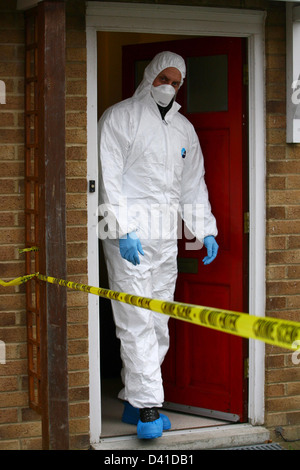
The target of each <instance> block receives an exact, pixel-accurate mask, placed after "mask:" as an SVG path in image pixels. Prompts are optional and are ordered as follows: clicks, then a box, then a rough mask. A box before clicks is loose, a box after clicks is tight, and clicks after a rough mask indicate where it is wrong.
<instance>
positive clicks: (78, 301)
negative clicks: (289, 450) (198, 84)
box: [0, 0, 89, 450]
mask: <svg viewBox="0 0 300 470" xmlns="http://www.w3.org/2000/svg"><path fill="white" fill-rule="evenodd" d="M16 3H17V2H16V1H11V2H7V1H6V0H0V80H3V81H4V82H5V84H6V104H0V181H1V183H0V204H1V205H0V207H1V212H0V222H1V223H0V279H3V280H10V279H12V278H15V277H18V276H20V275H22V274H24V272H25V270H24V255H19V253H18V248H21V247H24V239H25V234H24V191H23V188H24V181H23V180H24V134H23V127H24V126H23V122H24V114H23V110H24V78H23V76H24V17H23V13H22V12H17V11H16ZM8 5H9V7H8ZM66 9H67V24H66V28H67V34H66V44H67V48H66V60H67V63H66V159H67V167H66V171H67V272H68V279H70V280H74V281H79V282H87V213H86V195H87V183H86V49H85V10H84V2H82V1H81V0H79V1H77V0H71V1H68V2H67V6H66ZM87 322H88V311H87V294H85V293H77V292H72V291H69V292H68V352H69V362H68V366H69V398H70V409H69V416H70V446H71V448H76V449H78V448H79V449H82V448H88V447H89V418H88V417H89V404H88V400H89V389H88V385H89V373H88V324H87ZM0 340H1V341H3V342H5V347H6V348H5V349H6V364H0V450H1V449H40V448H41V444H42V439H41V418H40V416H39V415H38V414H37V413H36V412H34V411H33V410H31V409H29V408H28V404H27V403H28V393H27V350H26V318H25V287H24V286H21V287H10V288H7V287H0Z"/></svg>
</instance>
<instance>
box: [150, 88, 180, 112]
mask: <svg viewBox="0 0 300 470" xmlns="http://www.w3.org/2000/svg"><path fill="white" fill-rule="evenodd" d="M151 94H152V96H153V98H154V101H155V102H156V103H157V104H158V105H159V106H163V107H164V108H165V107H166V106H168V104H170V103H171V100H172V99H173V98H174V96H175V88H174V87H172V85H159V86H153V85H152V87H151Z"/></svg>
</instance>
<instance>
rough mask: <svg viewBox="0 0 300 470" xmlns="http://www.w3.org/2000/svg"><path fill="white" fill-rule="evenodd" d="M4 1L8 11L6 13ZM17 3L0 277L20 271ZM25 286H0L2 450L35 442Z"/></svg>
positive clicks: (1, 149) (8, 27) (3, 15)
mask: <svg viewBox="0 0 300 470" xmlns="http://www.w3.org/2000/svg"><path fill="white" fill-rule="evenodd" d="M8 3H10V4H11V6H12V8H11V7H10V11H8V12H6V11H5V10H6V9H7V5H8ZM15 4H16V2H14V1H13V2H5V1H1V2H0V79H1V80H3V81H4V82H5V85H6V104H0V207H1V214H0V222H1V224H0V279H4V280H10V279H12V278H14V277H18V276H21V275H22V274H24V272H25V271H24V255H19V253H18V248H21V247H23V246H24V239H25V234H24V192H23V188H24V181H23V180H24V160H23V158H24V137H23V121H24V114H23V110H24V94H23V90H24V79H23V77H24V20H23V14H22V13H19V12H16V11H15ZM24 306H25V286H21V287H10V288H7V287H0V339H1V340H2V341H4V342H5V346H6V364H2V365H1V364H0V407H1V411H0V449H21V448H23V449H27V448H31V447H32V446H35V445H38V443H39V436H40V435H41V424H40V418H39V416H38V415H37V414H36V413H35V412H33V411H32V410H30V409H29V408H28V405H27V402H28V395H27V350H26V319H25V310H24Z"/></svg>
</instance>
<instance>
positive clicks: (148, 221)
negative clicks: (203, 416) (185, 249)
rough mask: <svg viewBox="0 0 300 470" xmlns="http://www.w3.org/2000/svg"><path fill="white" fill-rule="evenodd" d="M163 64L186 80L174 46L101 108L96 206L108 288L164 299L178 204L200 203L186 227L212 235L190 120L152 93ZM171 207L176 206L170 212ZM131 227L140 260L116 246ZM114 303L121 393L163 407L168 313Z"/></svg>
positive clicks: (169, 294)
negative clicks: (164, 108) (128, 94)
mask: <svg viewBox="0 0 300 470" xmlns="http://www.w3.org/2000/svg"><path fill="white" fill-rule="evenodd" d="M168 67H175V68H177V69H178V70H179V71H180V72H181V77H182V82H183V79H184V77H185V63H184V60H183V59H182V58H181V57H180V56H178V55H177V54H174V53H172V52H162V53H160V54H158V55H157V56H156V57H155V58H154V59H153V60H152V62H151V63H150V64H149V65H148V66H147V67H146V69H145V73H144V78H143V81H142V82H141V84H140V85H139V87H138V88H137V90H136V92H135V94H134V95H133V97H132V98H129V99H127V100H124V101H122V102H120V103H118V104H116V105H114V106H112V107H111V108H109V109H108V110H106V111H105V112H104V114H103V116H102V117H101V119H100V121H99V128H98V131H99V132H98V135H99V159H100V171H99V187H100V206H99V208H100V215H102V216H103V222H105V226H106V230H107V231H106V232H105V234H104V235H103V232H101V233H99V234H98V236H99V237H100V238H102V239H103V248H104V253H105V258H106V264H107V270H108V277H109V284H110V288H111V289H112V290H115V291H118V292H127V293H129V294H134V295H140V296H145V297H151V298H157V299H161V300H173V296H174V290H175V283H176V278H177V259H176V257H177V224H178V217H177V212H178V213H179V214H180V215H181V216H182V217H183V219H184V214H182V212H183V207H184V205H188V207H189V208H192V209H190V210H189V211H188V212H189V213H191V212H192V214H193V216H194V219H195V220H197V211H198V210H199V206H197V205H199V204H201V207H203V210H202V211H200V212H201V220H202V219H203V216H204V219H203V221H204V223H203V224H198V225H197V223H196V222H195V220H194V221H193V222H191V221H190V220H189V221H186V223H187V225H188V227H189V229H190V231H191V232H192V234H193V235H194V236H196V237H197V239H199V240H200V241H201V242H203V239H204V237H205V236H207V235H213V236H216V235H217V227H216V221H215V218H214V216H213V215H212V213H211V207H210V203H209V199H208V192H207V188H206V184H205V181H204V165H203V156H202V152H201V148H200V145H199V141H198V137H197V134H196V132H195V130H194V127H193V126H192V124H191V123H190V122H189V121H188V120H187V119H186V118H185V117H184V116H183V115H181V114H180V113H179V112H178V111H179V108H180V105H179V104H178V103H176V102H175V101H174V103H173V105H172V107H171V109H170V110H169V112H168V113H167V114H166V116H165V119H164V120H163V119H162V117H161V114H160V111H159V109H158V106H157V104H156V103H155V101H154V99H153V97H152V96H151V93H150V90H151V85H152V83H153V81H154V79H155V78H156V77H157V75H158V74H159V73H160V72H161V71H162V70H164V69H166V68H168ZM170 207H172V208H175V209H174V211H172V214H171V217H170V214H169V213H168V208H170ZM199 217H200V216H199ZM154 225H155V230H154V229H153V226H154ZM198 226H201V230H200V229H199V228H197V227H198ZM197 230H198V233H197ZM132 231H135V232H136V234H137V235H138V237H139V238H140V241H141V244H142V247H143V250H144V256H140V264H139V265H137V266H134V265H133V264H131V263H130V262H128V261H126V260H125V259H123V258H122V257H121V255H120V250H119V240H118V239H119V238H120V237H122V236H124V235H126V234H127V233H130V232H132ZM153 232H155V233H153ZM162 232H163V233H162ZM112 304H113V315H114V321H115V324H116V334H117V337H118V338H119V339H120V342H121V358H122V362H123V369H122V379H123V383H124V388H123V389H122V390H121V392H120V394H119V398H121V399H123V400H126V401H128V402H129V403H130V404H131V405H132V406H134V407H136V408H151V407H161V406H162V404H163V401H164V393H163V385H162V377H161V367H160V366H161V364H162V362H163V359H164V357H165V355H166V353H167V351H168V348H169V332H168V319H169V317H168V316H167V315H164V314H160V313H156V312H151V311H149V310H146V309H143V308H139V307H133V306H130V305H126V304H123V303H121V302H118V301H112Z"/></svg>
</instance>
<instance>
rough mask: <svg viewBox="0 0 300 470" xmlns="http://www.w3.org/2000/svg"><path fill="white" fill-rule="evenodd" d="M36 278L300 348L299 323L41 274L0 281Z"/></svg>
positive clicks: (21, 282) (213, 327) (20, 282)
mask: <svg viewBox="0 0 300 470" xmlns="http://www.w3.org/2000/svg"><path fill="white" fill-rule="evenodd" d="M33 277H37V278H38V279H39V280H41V281H45V282H48V283H50V284H58V285H60V286H64V287H68V288H69V289H72V290H77V291H82V292H87V293H89V294H94V295H98V296H99V297H103V298H107V299H110V300H114V301H118V302H123V303H126V304H129V305H132V306H135V307H141V308H145V309H147V310H152V311H154V312H158V313H162V314H165V315H169V316H170V317H173V318H176V319H178V320H183V321H186V322H189V323H192V324H194V325H199V326H203V327H207V328H211V329H214V330H217V331H222V332H224V333H229V334H232V335H236V336H241V337H243V338H248V339H250V338H251V339H256V340H260V341H264V342H265V343H268V344H271V345H273V346H279V347H282V348H287V349H292V350H296V349H297V345H299V344H300V322H295V321H289V320H281V319H275V318H271V317H256V316H255V315H248V314H246V313H240V312H234V311H231V310H223V309H218V308H213V307H204V306H200V305H192V304H185V303H181V302H171V301H164V300H159V299H152V298H148V297H141V296H136V295H131V294H128V293H126V292H116V291H113V290H110V289H104V288H101V287H93V286H89V285H87V284H79V283H77V282H71V281H65V280H64V279H58V278H55V277H51V276H45V275H43V274H40V273H35V274H31V275H28V276H23V277H20V278H17V279H15V280H13V281H10V282H3V281H0V284H1V285H2V286H12V285H14V286H15V285H19V284H23V283H24V282H27V281H28V280H29V279H32V278H33Z"/></svg>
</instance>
